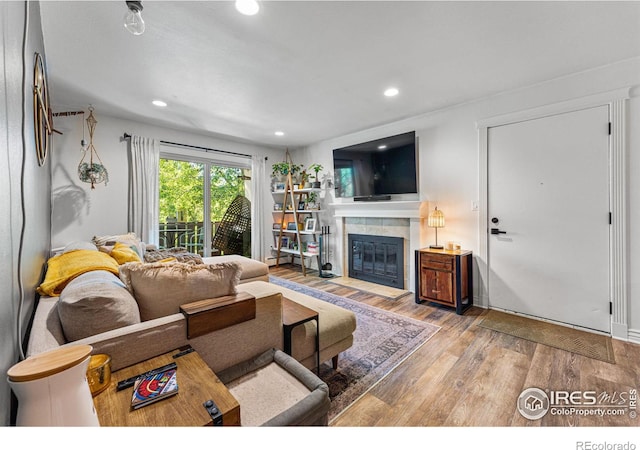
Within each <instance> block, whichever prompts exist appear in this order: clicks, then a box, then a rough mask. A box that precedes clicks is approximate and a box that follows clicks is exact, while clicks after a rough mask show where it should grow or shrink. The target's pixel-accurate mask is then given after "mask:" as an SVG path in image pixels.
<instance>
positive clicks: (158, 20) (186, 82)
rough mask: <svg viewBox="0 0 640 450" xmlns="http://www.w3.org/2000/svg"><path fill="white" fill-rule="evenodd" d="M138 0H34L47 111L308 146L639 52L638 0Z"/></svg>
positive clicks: (255, 140) (639, 3) (639, 15)
mask: <svg viewBox="0 0 640 450" xmlns="http://www.w3.org/2000/svg"><path fill="white" fill-rule="evenodd" d="M142 4H143V7H144V10H143V12H142V15H143V18H144V20H145V23H146V31H145V32H144V34H142V35H140V36H134V35H132V34H130V33H129V32H127V31H126V30H125V29H124V27H123V17H124V15H125V13H126V10H127V8H126V4H125V2H124V1H115V2H113V1H70V2H60V1H42V2H41V5H40V9H41V16H42V26H43V33H44V42H45V52H46V57H47V70H48V75H49V80H50V81H49V90H50V92H51V100H52V104H53V105H54V112H61V111H72V110H78V109H84V110H86V109H87V107H88V105H89V104H91V105H93V106H94V107H95V109H96V114H97V115H99V114H100V113H103V114H107V115H112V116H116V117H121V118H125V119H131V120H135V121H140V122H144V123H151V124H155V125H159V126H164V127H171V128H175V129H181V130H187V131H195V132H197V133H200V134H205V135H215V136H224V137H231V138H233V139H238V140H241V141H249V142H257V143H260V144H266V145H275V146H289V147H300V146H305V145H309V144H312V143H315V142H319V141H322V140H325V139H329V138H332V137H336V136H341V135H345V134H349V133H352V132H356V131H360V130H363V129H368V128H372V127H375V126H378V125H382V124H385V123H389V122H393V121H397V120H401V119H403V118H407V117H411V116H416V115H419V114H423V113H428V112H430V111H434V110H438V109H442V108H445V107H447V106H451V105H455V104H460V103H463V102H468V101H471V100H474V99H478V98H483V97H487V96H491V95H494V94H496V93H499V92H502V91H507V90H513V89H518V88H522V87H525V86H529V85H533V84H536V83H539V82H542V81H545V80H549V79H553V78H557V77H562V76H565V75H567V74H571V73H575V72H579V71H583V70H587V69H590V68H594V67H599V66H603V65H607V64H611V63H613V62H616V61H620V60H625V59H628V58H633V57H639V56H640V2H637V1H629V2H611V1H604V2H595V1H587V2H579V1H571V2H558V1H545V2H519V1H514V2H509V1H502V2H482V1H471V2H456V1H445V2H433V1H408V2H401V1H386V2H385V1H355V2H341V1H299V2H296V1H284V2H279V1H262V2H261V3H260V5H261V10H260V12H259V13H258V14H257V15H255V16H244V15H241V14H239V13H238V12H237V11H236V10H235V8H234V4H233V2H230V1H203V2H191V1H143V2H142ZM639 78H640V77H639ZM639 81H640V80H639ZM390 86H395V87H397V88H398V89H399V90H400V93H399V95H397V96H396V97H393V98H388V97H385V96H384V95H383V94H382V93H383V91H384V90H385V89H386V88H387V87H390ZM154 99H162V100H164V101H165V102H167V103H168V106H167V107H166V108H162V109H161V108H158V107H155V106H153V105H152V104H151V101H152V100H154ZM277 130H281V131H283V132H284V136H275V135H274V132H275V131H277Z"/></svg>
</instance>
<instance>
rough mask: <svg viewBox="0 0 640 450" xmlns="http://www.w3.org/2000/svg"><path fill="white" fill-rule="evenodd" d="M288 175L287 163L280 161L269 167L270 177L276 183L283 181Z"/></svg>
mask: <svg viewBox="0 0 640 450" xmlns="http://www.w3.org/2000/svg"><path fill="white" fill-rule="evenodd" d="M288 174H289V163H288V162H285V161H282V162H277V163H274V164H272V165H271V176H272V177H274V178H276V179H277V180H278V181H284V179H285V178H286V176H287V175H288Z"/></svg>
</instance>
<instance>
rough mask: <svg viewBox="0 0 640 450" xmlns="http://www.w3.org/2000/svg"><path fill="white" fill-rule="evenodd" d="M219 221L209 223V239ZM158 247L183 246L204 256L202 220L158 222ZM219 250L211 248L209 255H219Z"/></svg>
mask: <svg viewBox="0 0 640 450" xmlns="http://www.w3.org/2000/svg"><path fill="white" fill-rule="evenodd" d="M219 224H220V223H219V222H212V224H211V241H212V242H213V236H214V235H215V232H216V229H217V227H218V226H219ZM159 242H160V248H175V247H183V248H186V249H187V250H188V251H190V252H192V253H198V254H199V255H201V256H204V226H203V223H202V222H177V221H176V222H173V221H169V222H160V224H159ZM219 254H220V251H219V250H218V249H216V248H213V247H212V248H211V256H215V255H219Z"/></svg>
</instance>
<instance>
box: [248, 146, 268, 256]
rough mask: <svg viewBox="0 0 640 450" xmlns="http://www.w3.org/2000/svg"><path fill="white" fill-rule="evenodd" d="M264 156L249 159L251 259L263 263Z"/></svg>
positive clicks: (265, 186)
mask: <svg viewBox="0 0 640 450" xmlns="http://www.w3.org/2000/svg"><path fill="white" fill-rule="evenodd" d="M266 183H267V180H266V178H265V159H264V156H257V155H253V156H252V157H251V193H252V194H253V201H252V202H251V257H252V258H253V259H257V260H258V261H264V196H263V192H264V191H265V189H267V188H268V187H267V184H266Z"/></svg>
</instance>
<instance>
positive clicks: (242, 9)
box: [236, 0, 260, 16]
mask: <svg viewBox="0 0 640 450" xmlns="http://www.w3.org/2000/svg"><path fill="white" fill-rule="evenodd" d="M236 9H237V10H238V12H239V13H241V14H244V15H245V16H253V15H255V14H258V11H260V5H259V4H258V2H257V1H256V0H236Z"/></svg>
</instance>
